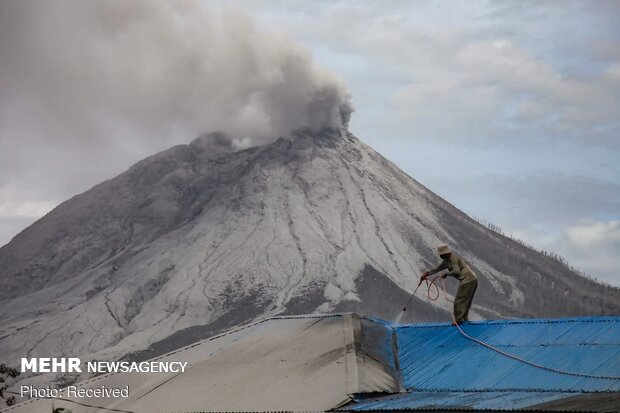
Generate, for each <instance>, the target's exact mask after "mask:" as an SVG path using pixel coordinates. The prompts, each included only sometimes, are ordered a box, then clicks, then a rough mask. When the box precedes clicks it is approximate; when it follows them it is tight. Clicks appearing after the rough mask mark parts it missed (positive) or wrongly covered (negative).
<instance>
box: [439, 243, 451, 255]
mask: <svg viewBox="0 0 620 413" xmlns="http://www.w3.org/2000/svg"><path fill="white" fill-rule="evenodd" d="M437 252H438V253H439V255H444V254H450V248H448V246H447V245H440V246H439V247H437Z"/></svg>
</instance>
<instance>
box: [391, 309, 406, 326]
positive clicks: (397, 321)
mask: <svg viewBox="0 0 620 413" xmlns="http://www.w3.org/2000/svg"><path fill="white" fill-rule="evenodd" d="M403 315H405V311H401V312H400V313H398V315H397V316H396V318H395V319H394V324H399V323H400V320H402V318H403Z"/></svg>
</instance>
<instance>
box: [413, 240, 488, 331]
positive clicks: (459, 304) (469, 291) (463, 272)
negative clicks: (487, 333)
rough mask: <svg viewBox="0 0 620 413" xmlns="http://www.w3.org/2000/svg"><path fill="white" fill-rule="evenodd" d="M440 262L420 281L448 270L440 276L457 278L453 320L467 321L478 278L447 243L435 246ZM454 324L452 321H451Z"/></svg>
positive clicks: (458, 321)
mask: <svg viewBox="0 0 620 413" xmlns="http://www.w3.org/2000/svg"><path fill="white" fill-rule="evenodd" d="M437 252H438V253H439V257H440V258H441V262H440V263H439V265H437V266H436V267H435V268H433V269H430V270H428V271H426V272H424V274H422V277H420V278H421V280H420V282H422V281H424V280H426V279H427V278H428V276H429V275H432V274H435V273H438V272H440V271H443V270H448V272H446V273H444V274H443V275H442V276H441V278H444V279H445V278H446V277H447V276H451V277H454V278H456V279H457V280H459V288H458V290H457V291H456V296H455V297H454V320H455V321H456V322H457V323H458V324H461V323H464V322H466V321H469V309H470V308H471V303H472V301H473V300H474V294H475V293H476V289H477V288H478V279H477V278H476V274H475V273H474V272H473V271H472V270H471V268H469V265H467V263H466V262H465V260H463V258H461V257H460V256H459V255H457V254H455V253H453V252H452V251H450V248H448V246H447V245H441V246H440V247H438V248H437ZM452 324H453V325H454V322H452Z"/></svg>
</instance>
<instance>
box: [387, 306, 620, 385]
mask: <svg viewBox="0 0 620 413" xmlns="http://www.w3.org/2000/svg"><path fill="white" fill-rule="evenodd" d="M462 328H463V330H464V331H465V332H466V333H467V334H469V335H471V336H473V337H475V338H478V339H480V340H482V341H484V342H486V343H488V344H491V345H492V346H495V347H497V348H499V349H502V350H504V351H506V352H508V353H511V354H514V355H517V356H519V357H522V358H524V359H526V360H529V361H532V362H534V363H538V364H541V365H544V366H548V367H552V368H557V369H562V370H569V371H574V372H579V373H585V374H590V375H607V376H620V317H605V318H602V317H601V318H584V319H553V320H519V321H504V322H474V323H469V324H466V325H464V326H463V327H462ZM395 333H396V336H397V344H398V359H399V364H400V369H401V373H402V376H403V381H404V385H405V387H406V388H408V389H417V390H444V391H449V390H454V391H460V390H535V391H536V390H543V391H552V390H555V391H582V392H600V391H620V380H603V379H597V378H587V377H577V376H571V375H564V374H559V373H556V372H550V371H546V370H542V369H539V368H536V367H533V366H530V365H527V364H524V363H522V362H520V361H517V360H513V359H510V358H508V357H506V356H504V355H501V354H499V353H497V352H495V351H493V350H491V349H488V348H486V347H483V346H481V345H479V344H477V343H475V342H472V341H470V340H468V339H466V338H465V337H463V336H462V335H461V334H460V332H459V331H458V329H456V328H455V327H452V326H450V325H449V324H427V325H424V324H422V325H419V324H418V325H406V326H398V327H396V328H395Z"/></svg>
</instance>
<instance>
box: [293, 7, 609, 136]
mask: <svg viewBox="0 0 620 413" xmlns="http://www.w3.org/2000/svg"><path fill="white" fill-rule="evenodd" d="M321 5H322V7H318V6H317V7H318V9H319V11H316V10H314V11H313V14H312V16H313V17H312V18H310V17H308V18H307V20H306V24H305V25H304V24H296V26H297V27H299V29H298V33H299V35H300V36H303V35H305V36H307V37H309V38H310V41H315V42H320V43H323V44H327V45H329V48H330V49H331V50H335V51H340V52H342V53H346V54H348V55H352V54H354V53H357V54H358V55H360V56H363V57H364V58H365V60H366V62H367V65H368V66H369V69H368V70H372V71H376V72H379V73H383V74H384V76H385V77H386V78H390V77H392V76H391V75H394V77H398V78H399V79H400V84H399V85H394V88H393V89H392V90H391V91H390V93H391V96H390V97H388V99H390V100H388V103H389V105H390V107H389V110H388V111H387V112H388V113H387V116H383V113H381V115H382V118H381V119H380V120H379V119H377V121H381V122H382V123H383V124H386V123H388V122H389V124H390V127H393V128H396V127H397V128H399V130H400V131H407V132H408V138H409V139H418V140H421V139H435V140H437V141H444V142H445V141H452V142H460V143H462V142H470V143H474V142H476V141H478V142H479V141H485V142H487V141H489V140H502V139H505V140H518V139H523V138H524V137H529V136H537V137H539V139H574V138H577V139H581V140H582V141H583V142H586V143H597V144H602V145H606V146H609V147H614V148H617V147H618V140H617V134H618V130H619V128H620V125H619V124H618V122H617V119H618V117H619V116H620V83H619V82H617V81H616V80H615V76H614V74H615V73H616V69H615V68H616V67H617V65H618V62H620V60H618V59H616V58H614V57H613V56H611V55H606V57H605V58H603V55H604V52H603V51H599V52H598V54H599V58H598V60H597V61H596V62H594V61H593V60H594V59H593V54H594V53H595V52H594V50H593V48H594V46H596V45H600V46H601V47H603V45H604V44H605V45H607V46H605V48H607V49H614V48H615V49H618V46H619V45H620V35H619V32H618V31H617V30H615V29H613V27H612V26H611V22H612V21H613V20H614V19H613V17H612V15H613V13H614V10H615V9H614V8H613V7H611V6H610V5H609V4H602V5H601V7H600V8H599V7H594V8H592V7H588V5H587V4H585V3H584V2H571V3H570V4H569V5H567V6H566V7H565V5H564V4H563V5H562V7H559V6H557V5H556V4H554V3H552V2H528V3H524V4H519V5H513V4H496V3H488V2H487V3H485V2H468V4H467V6H468V7H462V6H461V5H460V4H459V3H451V4H450V5H448V6H445V5H444V6H438V5H437V4H436V3H427V2H420V3H416V5H415V6H407V5H406V4H402V3H401V4H399V5H398V6H393V7H390V6H386V7H382V8H381V9H380V10H378V8H377V7H376V5H375V4H369V3H355V4H353V5H352V4H351V3H346V4H343V3H338V4H336V5H332V4H327V5H325V4H324V3H321ZM610 13H611V15H610ZM317 14H319V15H320V16H321V19H322V24H321V25H320V27H318V28H315V29H314V30H311V27H314V26H315V25H314V23H313V21H314V18H315V17H314V16H316V15H317ZM616 20H617V19H616ZM342 21H347V25H346V27H343V26H342V24H341V22H342ZM567 22H568V23H567ZM296 23H297V22H296ZM566 25H570V27H571V28H572V30H571V31H570V33H567V32H566V30H564V27H566ZM350 83H351V86H352V88H354V90H355V93H356V96H358V97H359V96H361V95H362V93H360V92H359V91H358V89H359V88H360V87H361V86H363V85H356V84H354V83H353V82H350ZM368 102H371V99H368V100H367V101H364V105H365V106H364V108H363V110H364V111H367V110H368V108H367V107H368ZM370 104H372V102H371V103H370ZM381 104H382V105H385V97H384V98H383V99H382V100H381ZM364 116H365V113H363V114H362V118H363V117H364ZM359 121H363V119H361V118H360V116H358V117H356V122H359ZM366 123H369V122H365V124H366ZM354 126H355V123H354ZM403 133H404V132H403Z"/></svg>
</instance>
